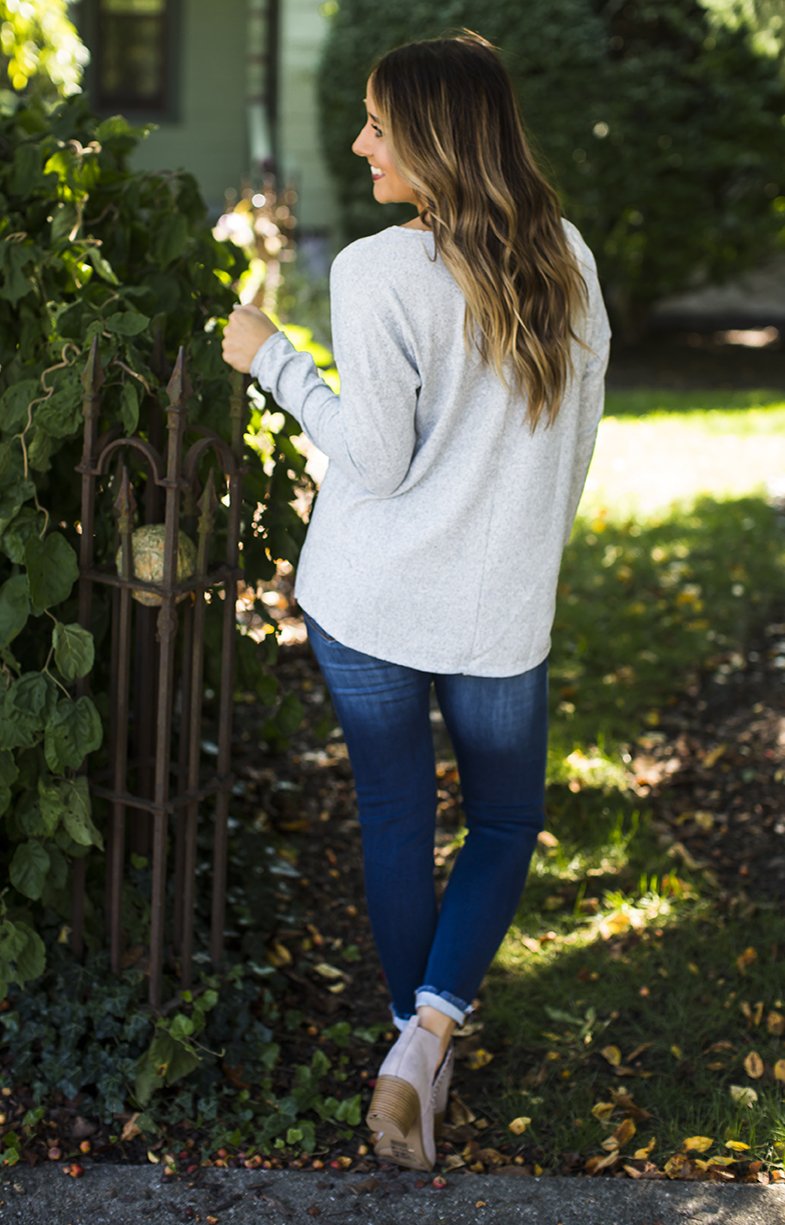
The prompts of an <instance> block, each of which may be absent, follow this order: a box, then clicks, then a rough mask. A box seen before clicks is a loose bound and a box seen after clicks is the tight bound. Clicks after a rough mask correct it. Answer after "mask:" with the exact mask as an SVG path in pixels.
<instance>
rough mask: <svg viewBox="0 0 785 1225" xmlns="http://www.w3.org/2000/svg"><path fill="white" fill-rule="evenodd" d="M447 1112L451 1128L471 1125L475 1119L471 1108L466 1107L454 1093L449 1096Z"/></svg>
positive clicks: (475, 1116)
mask: <svg viewBox="0 0 785 1225" xmlns="http://www.w3.org/2000/svg"><path fill="white" fill-rule="evenodd" d="M449 1112H450V1114H449V1119H450V1126H451V1127H463V1126H465V1125H466V1124H467V1123H473V1122H474V1120H475V1119H476V1118H477V1115H476V1114H475V1113H474V1111H473V1110H472V1109H471V1107H470V1106H467V1105H466V1103H465V1102H464V1101H462V1100H461V1098H459V1097H458V1094H457V1093H455V1092H453V1093H452V1094H451V1095H450V1104H449Z"/></svg>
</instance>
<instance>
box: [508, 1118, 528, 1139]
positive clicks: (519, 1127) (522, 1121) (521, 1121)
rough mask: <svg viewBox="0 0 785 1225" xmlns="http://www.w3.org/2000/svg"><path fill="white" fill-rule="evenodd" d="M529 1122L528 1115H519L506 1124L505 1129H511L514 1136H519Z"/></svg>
mask: <svg viewBox="0 0 785 1225" xmlns="http://www.w3.org/2000/svg"><path fill="white" fill-rule="evenodd" d="M530 1123H531V1119H530V1118H529V1117H528V1115H519V1116H518V1118H517V1119H513V1120H512V1122H511V1123H508V1124H507V1130H508V1131H511V1132H512V1134H513V1135H514V1136H521V1135H523V1133H524V1132H525V1131H526V1128H527V1127H528V1126H529V1124H530Z"/></svg>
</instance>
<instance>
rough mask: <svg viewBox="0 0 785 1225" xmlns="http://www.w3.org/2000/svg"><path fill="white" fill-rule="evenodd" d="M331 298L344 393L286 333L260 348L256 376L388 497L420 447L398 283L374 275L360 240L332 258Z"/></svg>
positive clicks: (344, 463) (415, 379)
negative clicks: (328, 381)
mask: <svg viewBox="0 0 785 1225" xmlns="http://www.w3.org/2000/svg"><path fill="white" fill-rule="evenodd" d="M358 247H359V250H358ZM330 296H331V304H332V328H333V345H334V351H335V358H336V364H337V366H338V371H339V373H340V376H341V394H340V397H339V396H337V395H335V393H334V392H332V391H331V390H330V388H329V387H328V386H327V384H326V383H325V382H324V381H323V380H322V378H321V377H320V375H319V373H318V371H317V369H316V367H315V365H314V363H313V361H312V359H311V357H310V356H309V355H308V354H307V353H299V352H297V350H295V349H294V348H293V346H292V345H291V344H290V342H289V341H288V340H287V339H286V337H285V336H284V335H283V334H282V333H280V332H279V333H277V334H276V335H275V336H273V337H271V338H270V339H269V340H268V341H267V342H266V343H265V344H264V345H262V346H261V348H260V349H259V351H258V353H257V354H256V356H255V357H254V360H253V363H252V366H251V374H252V375H253V377H254V378H255V379H256V380H257V381H258V382H259V384H260V386H261V387H262V388H263V389H264V390H265V391H269V392H270V394H271V395H272V396H273V398H274V399H275V401H276V403H277V404H279V405H280V406H281V408H284V409H285V410H286V411H287V412H289V413H291V414H292V416H293V417H295V418H296V419H297V421H298V422H299V423H300V425H301V426H302V427H303V430H304V431H305V433H306V434H307V435H308V437H309V438H310V439H311V441H312V442H313V443H314V444H315V445H316V446H317V447H318V448H319V450H320V451H323V452H324V453H325V455H327V456H328V458H329V459H330V461H331V462H332V463H334V464H336V465H337V466H338V467H339V468H340V469H341V470H342V472H343V473H344V474H345V475H347V476H349V477H351V478H352V479H353V480H355V481H357V482H358V483H359V484H360V485H361V486H362V488H363V489H364V490H365V491H366V492H367V493H371V494H373V495H375V496H377V497H389V496H390V495H391V494H393V493H395V491H396V489H397V488H398V486H399V485H400V484H401V482H402V481H403V479H404V477H405V476H406V473H407V472H408V470H409V465H410V464H411V460H412V456H413V454H414V450H415V445H416V434H415V424H414V420H415V411H416V408H417V397H418V392H419V388H420V378H419V373H418V371H417V368H416V365H415V361H414V356H413V348H414V346H413V343H412V338H411V337H410V336H409V335H407V324H406V321H405V317H404V314H403V311H402V310H401V308H400V306H399V303H398V301H397V298H396V296H395V292H394V290H393V288H392V287H391V286H390V285H389V284H388V285H385V284H384V283H382V282H381V281H380V279H378V278H375V277H374V275H373V265H372V264H371V263H370V262H369V260H368V258H367V256H366V255H365V252H364V251H363V249H362V245H361V244H356V245H355V246H354V247H352V248H347V250H346V251H344V252H343V253H342V254H341V255H339V256H338V258H337V259H336V260H335V262H334V263H333V267H332V272H331V275H330Z"/></svg>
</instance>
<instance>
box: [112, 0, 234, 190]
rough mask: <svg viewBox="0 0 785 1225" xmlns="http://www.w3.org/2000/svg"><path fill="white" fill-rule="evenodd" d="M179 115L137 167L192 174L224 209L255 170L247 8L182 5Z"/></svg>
mask: <svg viewBox="0 0 785 1225" xmlns="http://www.w3.org/2000/svg"><path fill="white" fill-rule="evenodd" d="M180 7H181V12H180V31H179V33H180V40H179V45H176V46H175V47H174V54H176V55H178V56H179V63H178V64H177V65H176V67H175V69H174V71H175V74H176V80H177V95H178V96H177V99H176V107H175V110H176V115H177V119H176V120H175V121H174V122H171V123H161V124H160V125H159V127H158V129H157V130H156V131H155V132H153V133H152V134H151V135H150V136H149V138H148V139H147V140H146V141H145V142H144V143H143V144H142V145H141V146H140V147H139V149H138V151H137V152H136V154H135V157H134V164H135V165H136V166H138V167H140V168H145V169H149V170H161V169H163V168H167V169H170V170H176V169H179V168H181V167H182V168H184V169H186V170H190V171H191V172H192V174H194V175H195V176H196V178H197V180H198V182H199V185H200V187H201V190H202V194H203V195H204V197H205V199H206V200H207V203H208V206H209V207H210V209H211V210H212V211H214V212H219V211H220V210H221V208H222V207H223V200H224V191H225V190H226V188H227V187H235V188H237V187H239V186H240V184H241V182H242V179H243V177H244V176H245V175H246V174H247V167H248V127H247V118H246V104H245V94H246V85H245V82H246V62H245V56H246V24H247V17H246V0H222V3H221V4H220V5H218V4H216V3H215V0H182V3H181V6H180Z"/></svg>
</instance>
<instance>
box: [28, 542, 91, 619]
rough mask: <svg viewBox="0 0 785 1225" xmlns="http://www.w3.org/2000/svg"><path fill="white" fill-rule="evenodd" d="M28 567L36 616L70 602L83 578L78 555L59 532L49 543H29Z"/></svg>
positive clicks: (32, 606) (31, 600) (33, 608)
mask: <svg viewBox="0 0 785 1225" xmlns="http://www.w3.org/2000/svg"><path fill="white" fill-rule="evenodd" d="M25 565H26V567H27V581H28V585H29V588H30V606H31V608H32V611H33V613H34V614H35V616H38V615H39V613H42V612H44V610H45V609H47V608H51V607H52V606H53V605H55V604H61V603H62V601H63V600H67V599H68V597H69V595H70V594H71V588H72V587H73V585H74V583H75V582H76V580H77V578H78V577H79V567H78V565H77V562H76V554H75V553H74V551H73V549H72V548H71V546H70V544H69V543H68V541H67V540H66V538H65V536H62V535H61V534H60V533H59V532H52V534H51V535H50V536H47V537H46V539H45V540H38V539H37V538H36V537H33V538H32V539H31V540H28V542H27V546H26V548H25Z"/></svg>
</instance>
